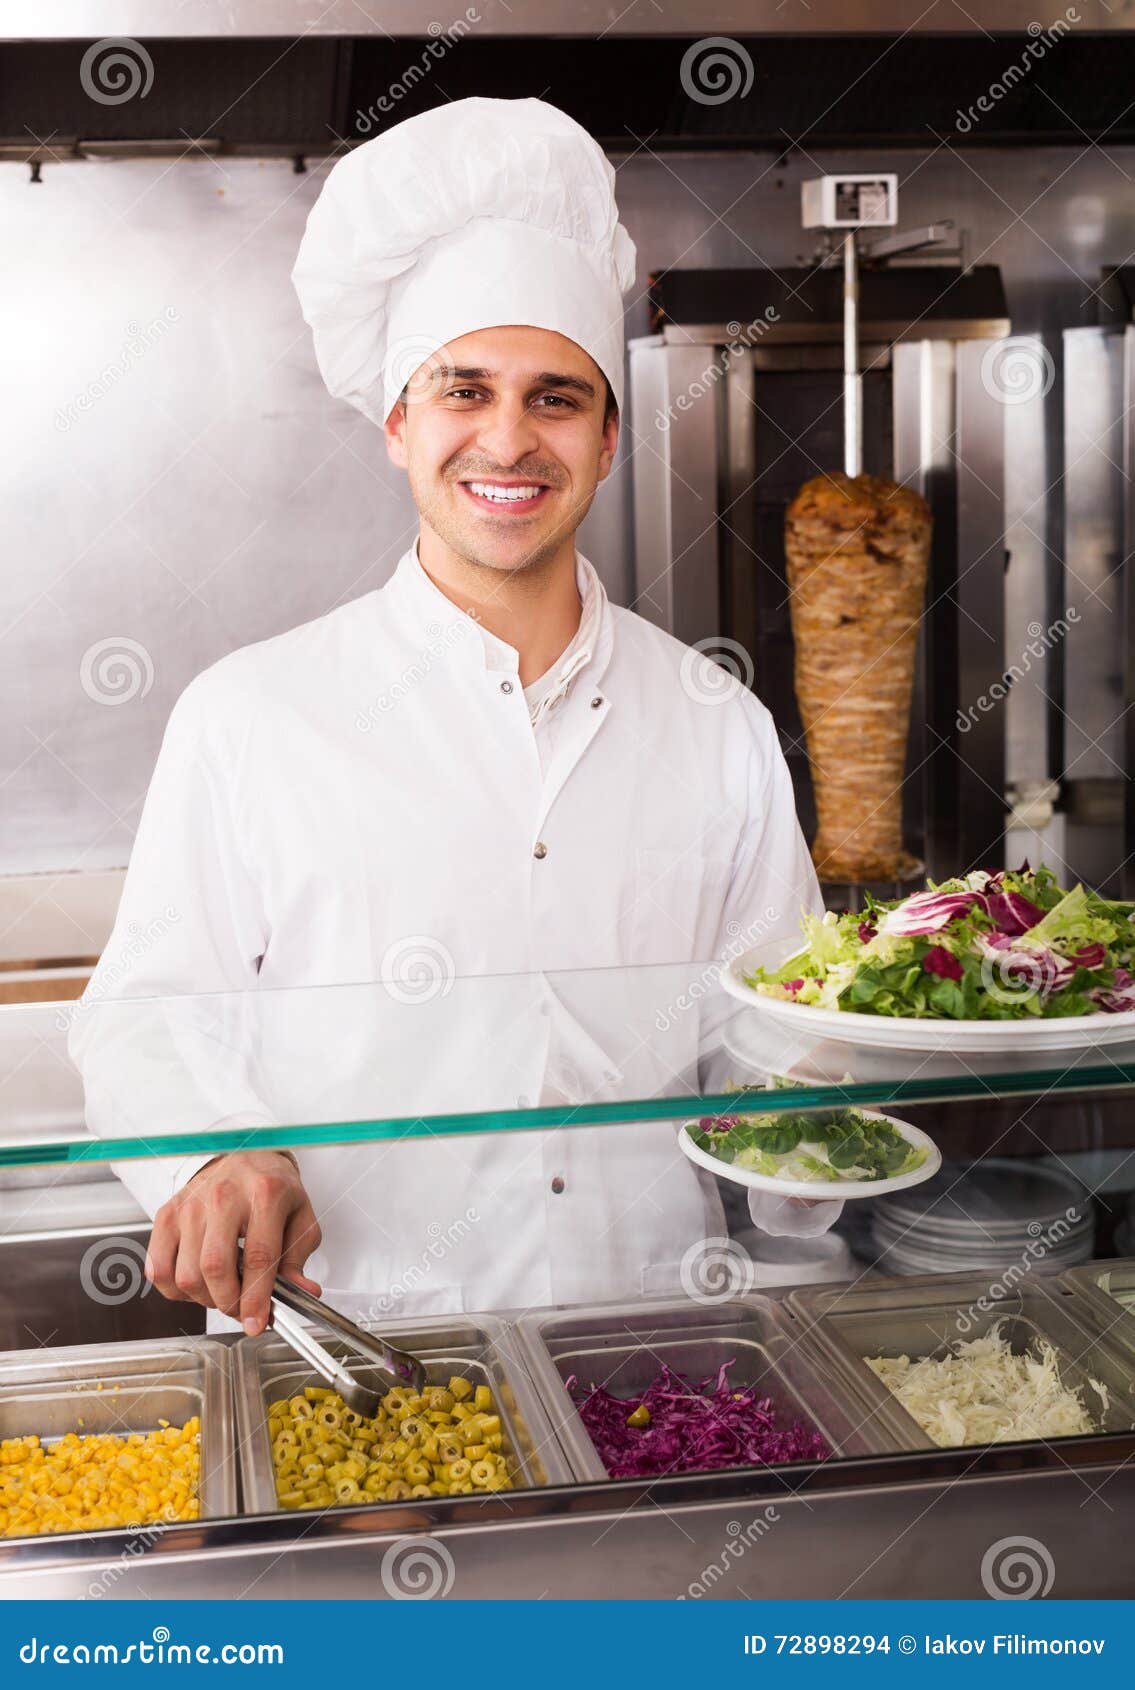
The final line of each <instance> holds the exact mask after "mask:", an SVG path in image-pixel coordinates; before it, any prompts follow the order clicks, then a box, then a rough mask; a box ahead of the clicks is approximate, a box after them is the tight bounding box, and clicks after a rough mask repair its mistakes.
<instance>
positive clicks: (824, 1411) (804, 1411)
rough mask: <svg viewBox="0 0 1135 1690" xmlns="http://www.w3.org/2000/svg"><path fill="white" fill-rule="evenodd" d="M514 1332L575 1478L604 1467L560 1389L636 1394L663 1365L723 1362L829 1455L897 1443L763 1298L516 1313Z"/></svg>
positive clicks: (688, 1367)
mask: <svg viewBox="0 0 1135 1690" xmlns="http://www.w3.org/2000/svg"><path fill="white" fill-rule="evenodd" d="M517 1330H518V1332H519V1333H520V1336H521V1340H522V1342H523V1345H524V1353H525V1357H526V1359H527V1362H528V1366H529V1369H530V1371H531V1373H532V1377H533V1379H534V1380H535V1382H536V1385H537V1387H538V1388H539V1390H540V1393H541V1396H542V1398H543V1401H544V1405H545V1407H546V1409H547V1411H548V1414H549V1416H550V1418H551V1422H552V1427H553V1429H554V1431H555V1433H556V1436H557V1437H558V1438H559V1440H560V1444H561V1446H562V1448H563V1450H564V1453H565V1455H566V1456H567V1458H568V1460H569V1461H570V1462H571V1465H572V1467H573V1469H574V1471H575V1477H576V1478H577V1479H578V1480H582V1481H592V1480H597V1479H606V1478H607V1477H608V1474H607V1469H606V1468H605V1467H604V1465H603V1461H602V1458H601V1457H600V1455H599V1452H598V1450H597V1449H596V1448H595V1445H594V1444H593V1443H592V1441H591V1438H590V1436H589V1435H588V1432H587V1428H586V1427H585V1426H584V1424H583V1421H582V1419H581V1418H580V1415H579V1411H578V1409H577V1408H576V1406H575V1404H574V1403H573V1401H572V1399H571V1396H570V1394H569V1392H568V1390H567V1387H566V1383H565V1382H566V1380H567V1379H569V1378H570V1377H571V1375H572V1374H575V1375H576V1376H577V1377H578V1378H579V1380H580V1381H581V1383H583V1384H584V1385H588V1386H590V1385H592V1384H594V1385H604V1386H606V1388H607V1389H608V1390H610V1391H612V1392H613V1393H614V1394H615V1395H616V1396H626V1397H628V1398H631V1397H635V1396H639V1395H641V1394H642V1392H643V1391H644V1390H645V1389H646V1387H647V1386H648V1385H649V1384H650V1382H651V1380H652V1379H654V1378H655V1377H656V1376H657V1374H658V1372H659V1370H660V1368H661V1367H662V1365H663V1363H665V1364H666V1366H668V1367H669V1368H670V1369H671V1370H672V1371H673V1372H675V1373H680V1374H682V1375H684V1376H685V1377H686V1378H688V1379H694V1380H700V1379H704V1378H707V1377H709V1376H710V1375H712V1374H715V1373H716V1372H717V1370H718V1369H719V1368H720V1367H721V1365H722V1364H723V1363H724V1362H729V1361H732V1362H733V1363H734V1366H733V1367H732V1368H731V1369H730V1374H729V1377H730V1381H731V1383H735V1384H736V1385H737V1387H738V1389H742V1390H743V1389H745V1388H746V1387H748V1386H756V1387H757V1388H758V1389H759V1391H760V1394H761V1395H762V1396H767V1397H770V1398H771V1399H772V1401H773V1403H774V1405H775V1406H776V1407H777V1408H778V1409H779V1410H781V1411H782V1412H783V1413H784V1414H785V1415H787V1416H789V1417H790V1418H792V1419H803V1420H807V1421H809V1422H810V1423H811V1424H812V1425H814V1426H815V1427H816V1429H817V1431H819V1432H821V1433H822V1434H823V1436H824V1437H825V1438H826V1439H827V1441H828V1443H829V1444H830V1445H831V1447H832V1450H833V1453H835V1454H837V1455H876V1454H880V1453H888V1452H891V1451H893V1450H895V1449H897V1448H901V1447H903V1446H902V1445H900V1444H899V1443H897V1442H896V1441H895V1440H893V1439H890V1438H888V1437H887V1436H886V1435H884V1436H883V1437H880V1436H879V1435H878V1433H877V1432H876V1431H874V1430H873V1429H872V1428H870V1427H865V1426H864V1424H863V1420H864V1416H863V1413H862V1410H861V1408H860V1405H859V1403H858V1400H857V1398H856V1396H855V1395H854V1393H848V1392H846V1391H843V1390H842V1389H841V1388H840V1386H839V1384H838V1383H834V1384H833V1381H832V1380H830V1379H827V1378H825V1377H824V1376H823V1373H822V1371H821V1370H820V1369H818V1368H817V1367H816V1366H815V1364H814V1361H813V1359H812V1357H811V1356H810V1355H809V1353H808V1352H807V1350H806V1349H805V1347H804V1346H802V1345H801V1344H800V1343H799V1342H798V1340H797V1334H796V1333H795V1332H794V1331H793V1329H792V1325H791V1323H790V1322H789V1321H787V1320H786V1319H785V1317H784V1316H783V1315H782V1314H781V1313H780V1311H779V1310H778V1308H777V1305H776V1304H775V1303H774V1302H773V1301H772V1300H771V1299H770V1298H767V1297H762V1296H754V1295H749V1296H743V1297H736V1298H731V1299H730V1300H729V1301H727V1302H722V1303H714V1304H712V1305H711V1304H702V1303H697V1302H693V1301H691V1300H690V1299H688V1298H678V1299H675V1298H658V1299H652V1298H640V1299H637V1300H636V1301H635V1302H633V1303H600V1304H596V1305H594V1306H592V1307H590V1308H576V1309H558V1310H557V1309H548V1310H544V1311H541V1312H536V1313H532V1314H528V1315H523V1316H521V1317H520V1319H519V1320H518V1321H517Z"/></svg>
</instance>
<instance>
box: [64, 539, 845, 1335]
mask: <svg viewBox="0 0 1135 1690" xmlns="http://www.w3.org/2000/svg"><path fill="white" fill-rule="evenodd" d="M577 580H578V582H579V585H580V591H581V597H582V601H583V616H582V619H581V626H580V630H579V633H578V635H577V637H576V639H575V640H574V641H573V642H572V645H571V646H570V647H569V648H568V651H567V652H566V653H565V654H564V656H563V658H562V659H561V660H560V662H559V663H557V665H555V666H554V668H555V671H556V681H557V685H556V686H555V687H553V688H551V689H548V690H545V691H544V694H543V697H544V702H545V708H544V709H543V710H542V711H541V712H540V718H539V719H538V720H537V722H536V723H535V724H534V723H533V721H532V720H531V718H530V706H529V702H528V700H527V699H526V697H525V692H524V689H523V688H522V687H521V686H520V683H519V669H518V654H517V652H516V651H515V649H514V648H513V647H511V646H509V645H508V644H507V643H506V642H504V641H502V640H500V639H498V638H496V637H495V636H493V635H491V634H489V633H488V631H487V630H485V629H483V628H482V627H480V626H479V625H478V624H477V623H476V622H475V621H474V620H473V619H472V618H470V617H469V616H468V615H466V614H465V613H464V612H463V611H462V610H460V609H459V608H458V607H457V606H456V605H455V604H453V603H452V601H451V600H450V599H448V598H447V597H446V595H445V594H444V593H442V592H441V591H440V590H439V588H438V587H437V586H436V585H435V584H434V583H433V582H432V581H431V580H430V578H429V576H428V575H427V574H426V573H425V571H424V570H423V568H422V566H421V564H420V562H419V561H418V558H417V551H416V546H415V547H412V548H411V549H410V550H409V551H408V552H407V553H406V554H405V556H404V557H403V558H402V559H401V561H400V562H399V564H398V567H397V569H396V571H395V573H394V575H393V577H392V578H391V580H390V581H389V582H388V583H387V584H386V586H385V587H383V588H381V589H379V590H377V591H374V592H370V593H367V594H365V595H363V596H362V597H361V598H358V599H356V600H353V601H352V602H350V603H348V604H346V605H343V606H341V607H340V608H338V609H336V610H334V611H332V612H330V613H329V614H328V615H325V616H322V617H319V618H318V619H316V620H314V621H312V622H309V623H305V624H303V625H302V626H300V627H298V628H294V629H292V630H290V631H289V632H287V633H285V634H282V635H279V636H277V637H275V638H273V639H268V640H264V641H261V642H259V643H257V644H255V645H251V646H247V647H244V648H242V649H241V650H238V651H235V652H233V653H231V654H230V655H229V656H227V657H225V658H222V659H221V660H220V661H219V662H218V663H215V664H214V665H213V666H212V667H211V668H209V669H207V670H206V671H204V673H202V674H201V675H199V676H197V678H196V679H195V680H194V681H192V682H191V683H190V685H189V686H188V687H187V688H186V689H185V691H184V693H183V694H182V695H181V697H180V698H179V699H178V701H177V703H176V705H175V707H174V709H173V711H172V713H171V715H170V719H169V722H168V725H167V728H166V733H165V737H164V739H163V743H162V748H161V752H160V755H159V758H158V762H157V765H156V768H155V771H154V775H153V779H152V781H151V785H150V789H149V792H148V794H147V798H146V803H145V806H144V810H143V814H142V818H141V821H140V825H139V828H138V834H137V838H136V842H135V847H134V851H133V854H132V858H131V863H130V868H129V871H128V874H127V878H126V884H125V887H124V891H123V895H122V900H121V904H120V908H119V911H118V916H117V920H116V923H115V928H114V932H113V934H112V936H111V939H110V941H109V942H108V944H107V947H106V950H105V951H104V953H103V957H102V959H100V964H99V968H98V969H97V970H96V972H95V975H94V976H93V978H92V981H91V984H90V986H89V987H88V991H87V993H86V994H85V995H84V1002H83V1004H82V1005H81V1006H80V1007H79V1009H78V1011H77V1013H76V1020H75V1024H74V1027H73V1030H72V1034H71V1049H72V1052H73V1054H74V1056H75V1059H76V1061H77V1062H78V1063H79V1065H80V1067H81V1069H82V1071H83V1076H84V1081H85V1085H86V1094H87V1120H88V1125H89V1127H90V1129H91V1130H92V1131H93V1132H96V1133H101V1134H103V1135H109V1134H111V1133H114V1134H116V1135H121V1134H123V1133H125V1132H129V1131H133V1132H138V1133H141V1134H143V1135H145V1136H146V1137H147V1138H149V1139H151V1140H153V1139H155V1138H157V1137H159V1136H160V1135H161V1133H163V1132H168V1131H176V1130H186V1129H188V1128H192V1127H205V1126H208V1125H218V1124H226V1125H234V1124H243V1123H245V1122H247V1123H248V1124H255V1123H258V1122H272V1121H282V1122H288V1123H295V1122H297V1121H323V1120H336V1121H343V1120H355V1119H360V1118H361V1119H368V1118H376V1117H382V1118H387V1117H389V1116H393V1115H405V1116H406V1117H407V1118H410V1117H413V1116H416V1115H421V1114H429V1115H436V1114H437V1113H439V1112H441V1111H444V1110H446V1109H449V1110H452V1111H454V1112H462V1111H467V1110H470V1109H476V1108H487V1107H493V1108H499V1109H509V1110H511V1109H514V1108H516V1107H523V1106H524V1100H527V1101H528V1102H531V1103H533V1104H535V1103H539V1102H558V1101H559V1100H560V1099H562V1098H565V1097H566V1098H568V1099H569V1100H578V1101H587V1100H589V1099H594V1100H602V1099H604V1098H617V1097H620V1096H622V1097H629V1098H643V1097H648V1096H650V1095H653V1094H656V1093H658V1092H660V1091H673V1089H674V1086H675V1083H676V1077H677V1079H678V1080H679V1081H680V1083H682V1084H688V1085H689V1087H690V1090H691V1093H693V1092H694V1091H695V1090H696V1089H697V1087H698V1085H699V1083H702V1084H704V1075H699V1071H698V1056H699V1051H700V1050H703V1049H704V1048H706V1044H707V1037H706V1027H707V1025H708V1024H710V1023H712V1020H713V1016H714V1015H715V1014H716V1015H717V1016H719V1017H721V1016H723V1015H724V1003H723V1000H722V999H721V994H720V991H719V990H718V991H717V993H716V994H713V993H709V994H708V996H707V993H706V981H707V979H709V980H712V974H707V971H706V968H705V960H706V959H712V958H715V957H721V956H722V955H725V954H737V952H738V950H741V949H745V948H746V945H747V942H748V941H750V940H756V939H758V938H759V940H760V941H761V942H762V943H763V944H766V945H769V946H773V947H775V946H776V945H777V944H778V943H782V948H783V949H785V950H787V949H788V947H789V944H790V943H791V940H792V939H793V937H794V936H795V935H796V934H797V932H798V930H799V918H800V913H801V909H802V908H806V909H809V910H816V909H819V908H821V907H822V906H821V902H820V897H819V890H818V886H817V883H816V879H815V874H814V871H813V868H812V864H811V860H810V858H809V856H808V852H807V849H806V847H805V845H804V841H803V839H802V836H801V834H800V830H799V826H798V824H797V821H796V817H795V810H794V804H793V796H792V788H791V783H790V779H789V776H788V772H787V769H786V766H785V763H784V760H783V757H782V755H781V752H780V749H779V746H778V743H777V739H776V734H775V730H774V728H773V724H772V721H771V718H770V717H769V715H768V712H767V711H766V710H765V709H764V707H763V706H762V705H761V704H760V703H759V702H758V700H757V699H756V698H755V697H754V696H753V695H752V693H751V692H749V691H748V689H746V688H745V687H743V686H741V685H740V684H739V683H735V682H726V683H725V684H724V685H723V681H724V676H723V672H722V671H721V670H720V669H718V668H717V667H716V666H715V665H713V664H712V663H711V661H710V660H709V659H708V658H706V657H704V656H702V655H701V654H700V653H695V652H692V651H691V650H690V649H689V648H687V647H684V646H683V645H682V644H680V642H678V641H676V640H674V639H673V638H671V637H670V636H669V635H668V634H666V633H664V632H663V631H661V630H660V629H658V628H656V627H655V626H653V625H652V624H651V623H649V622H647V621H645V620H644V619H643V618H641V617H639V616H637V615H635V614H634V613H632V612H630V611H628V610H625V609H622V608H619V607H616V606H612V605H611V604H610V603H609V601H608V600H607V596H606V593H605V592H604V589H603V586H602V583H601V582H600V580H599V577H598V575H597V574H596V572H595V571H594V569H593V568H592V566H591V564H590V563H589V562H588V561H587V560H586V559H584V558H582V557H580V558H579V559H578V563H577ZM581 654H582V661H579V659H580V656H581ZM566 671H570V673H568V676H567V679H568V684H567V685H566V686H561V685H560V684H559V683H560V682H561V680H562V677H563V674H564V673H565V672H566ZM542 679H543V678H542ZM552 693H556V694H558V696H557V699H556V703H555V704H554V706H552V705H550V704H549V703H548V700H549V698H550V697H551V695H552ZM543 736H546V738H545V737H543ZM163 912H164V913H163ZM139 935H142V936H143V942H139V940H138V936H139ZM146 935H153V937H152V941H151V942H145V936H146ZM692 964H698V965H699V966H698V967H697V968H694V967H691V966H690V965H692ZM646 965H657V966H656V967H655V968H653V969H652V968H648V967H647V966H646ZM664 965H667V966H664ZM630 966H634V967H636V968H639V969H640V970H641V971H642V972H641V973H640V974H639V975H638V976H633V975H627V974H624V973H621V972H617V971H619V970H622V969H624V968H627V967H630ZM423 971H424V973H423ZM579 971H594V972H589V973H581V972H579ZM604 971H608V972H604ZM611 971H614V972H611ZM376 981H387V982H393V983H392V984H389V985H388V986H386V987H383V986H375V985H374V982H376ZM423 982H424V983H423ZM691 985H695V986H696V985H700V987H701V997H702V998H703V1000H705V1001H704V1002H703V1005H702V1007H701V1009H700V1011H697V1012H695V1013H692V1014H691V1013H688V1012H675V1013H674V1014H673V1015H672V1014H671V1009H672V1008H673V1005H674V1004H675V1003H677V1002H679V1001H680V1000H681V996H682V992H683V990H684V989H685V988H688V987H689V986H691ZM214 993H215V994H224V995H222V996H216V997H202V996H201V995H200V994H214ZM184 994H197V995H196V996H195V997H193V998H192V999H189V998H186V997H185V996H184ZM694 997H695V998H697V997H698V993H697V991H696V990H695V992H694ZM138 1000H146V1001H144V1002H139V1001H138ZM683 1017H684V1018H683ZM663 1022H665V1023H666V1028H665V1032H664V1033H660V1032H659V1027H660V1025H661V1024H662V1023H663ZM298 1158H299V1162H300V1167H301V1173H302V1176H303V1179H304V1183H305V1185H306V1187H307V1190H308V1192H309V1194H310V1196H311V1199H312V1203H313V1206H314V1208H315V1211H316V1213H317V1215H318V1216H319V1217H320V1221H321V1224H322V1227H323V1231H324V1242H323V1245H322V1246H321V1248H320V1250H319V1251H318V1252H317V1253H316V1254H315V1255H314V1256H313V1257H312V1258H311V1261H310V1262H309V1265H308V1271H309V1272H310V1273H311V1274H312V1275H313V1277H315V1278H316V1279H318V1280H319V1281H320V1282H321V1283H322V1285H323V1287H324V1295H325V1296H326V1297H327V1299H328V1300H329V1301H331V1302H333V1303H336V1304H338V1306H340V1307H343V1308H344V1309H346V1310H347V1311H348V1312H355V1313H356V1314H359V1313H374V1312H376V1311H377V1312H378V1313H383V1312H390V1311H391V1309H392V1307H394V1306H396V1307H397V1309H398V1312H406V1313H409V1312H427V1311H428V1312H435V1311H437V1312H442V1311H444V1312H448V1311H452V1310H455V1309H460V1308H475V1309H482V1308H493V1307H496V1308H501V1307H519V1306H536V1305H545V1304H548V1303H553V1302H578V1301H586V1300H589V1299H592V1298H597V1299H603V1298H610V1297H614V1296H620V1295H625V1294H638V1293H640V1292H642V1291H650V1290H663V1289H677V1288H678V1285H679V1273H680V1264H681V1261H682V1259H683V1257H684V1256H685V1255H686V1253H687V1251H688V1250H689V1249H690V1247H691V1246H692V1245H693V1244H695V1243H696V1242H697V1241H698V1240H700V1239H703V1238H706V1237H714V1236H719V1235H721V1234H722V1233H723V1232H724V1223H723V1218H722V1214H721V1208H720V1202H719V1199H718V1197H717V1193H716V1185H715V1182H714V1181H713V1180H712V1179H711V1178H708V1177H705V1176H699V1175H698V1173H697V1172H696V1170H695V1169H694V1168H693V1167H692V1166H691V1165H690V1164H689V1163H688V1162H687V1161H686V1159H685V1158H684V1157H682V1156H681V1154H680V1153H679V1152H678V1150H677V1147H676V1144H675V1133H674V1126H673V1123H672V1122H659V1123H649V1122H648V1123H644V1124H641V1125H631V1126H626V1125H612V1126H607V1127H588V1128H576V1129H572V1130H571V1131H563V1130H559V1131H542V1132H529V1133H525V1134H517V1133H513V1132H503V1133H493V1134H484V1133H482V1134H477V1135H464V1134H463V1135H461V1136H459V1137H456V1138H450V1137H438V1138H431V1139H429V1140H421V1139H417V1140H415V1141H413V1142H400V1143H371V1144H360V1145H352V1146H344V1147H328V1148H319V1149H301V1150H300V1151H299V1152H298ZM207 1160H208V1157H207V1156H195V1157H191V1158H185V1159H180V1158H167V1159H165V1160H156V1161H155V1160H152V1159H147V1160H133V1161H128V1162H120V1163H116V1164H114V1166H115V1168H116V1171H117V1172H118V1173H119V1175H120V1177H121V1178H122V1179H123V1180H124V1182H125V1183H126V1184H127V1185H128V1187H129V1188H130V1189H131V1191H132V1192H134V1194H135V1195H136V1196H137V1197H138V1198H139V1200H140V1201H141V1202H142V1203H143V1205H144V1206H145V1207H146V1208H147V1210H148V1211H149V1212H150V1213H151V1214H153V1213H154V1212H156V1210H157V1208H158V1207H159V1206H160V1204H161V1203H162V1202H164V1201H165V1200H166V1199H167V1198H168V1197H169V1196H170V1195H172V1193H173V1192H174V1191H175V1190H177V1189H178V1188H179V1187H180V1185H181V1184H183V1183H184V1181H185V1180H186V1179H188V1178H189V1177H191V1175H192V1174H193V1173H194V1172H196V1170H197V1169H198V1168H199V1167H200V1166H202V1165H203V1163H204V1162H205V1161H207ZM830 1210H832V1211H834V1210H835V1206H834V1205H831V1206H830ZM830 1218H831V1216H830V1212H829V1215H828V1219H827V1220H825V1221H824V1222H823V1224H830ZM804 1224H805V1226H806V1228H807V1229H811V1228H813V1227H814V1226H815V1225H816V1224H817V1221H815V1220H814V1221H812V1222H807V1223H804ZM427 1256H428V1260H427Z"/></svg>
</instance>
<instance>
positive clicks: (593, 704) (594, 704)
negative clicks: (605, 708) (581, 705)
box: [591, 698, 603, 710]
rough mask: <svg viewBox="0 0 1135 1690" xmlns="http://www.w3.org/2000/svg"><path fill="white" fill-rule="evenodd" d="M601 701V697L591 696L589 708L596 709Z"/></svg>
mask: <svg viewBox="0 0 1135 1690" xmlns="http://www.w3.org/2000/svg"><path fill="white" fill-rule="evenodd" d="M602 702H603V700H602V699H601V698H593V699H592V700H591V708H592V709H593V710H598V708H599V706H600V705H601V704H602Z"/></svg>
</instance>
